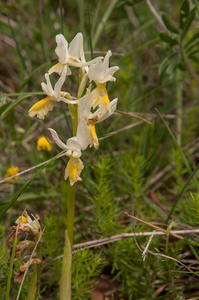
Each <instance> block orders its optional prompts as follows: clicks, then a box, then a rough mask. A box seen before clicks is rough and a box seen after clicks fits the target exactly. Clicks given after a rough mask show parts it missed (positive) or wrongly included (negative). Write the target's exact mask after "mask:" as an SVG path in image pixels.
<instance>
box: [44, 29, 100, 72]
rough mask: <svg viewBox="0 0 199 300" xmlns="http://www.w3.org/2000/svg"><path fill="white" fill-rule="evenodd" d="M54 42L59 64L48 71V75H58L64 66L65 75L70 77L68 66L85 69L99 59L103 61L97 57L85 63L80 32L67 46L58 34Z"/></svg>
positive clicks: (63, 38)
mask: <svg viewBox="0 0 199 300" xmlns="http://www.w3.org/2000/svg"><path fill="white" fill-rule="evenodd" d="M56 42H57V48H56V49H55V52H56V54H57V56H58V58H59V63H58V64H56V65H55V66H53V67H52V68H51V69H50V70H49V71H48V73H49V74H51V73H53V72H56V73H58V74H59V75H60V74H61V73H62V71H63V67H64V66H65V65H66V66H67V73H66V75H71V70H70V68H69V66H73V67H78V68H81V67H86V66H89V65H91V64H93V63H94V62H96V61H98V60H100V59H103V57H97V58H95V59H93V60H91V61H89V62H86V60H85V56H84V49H83V35H82V33H81V32H79V33H77V35H76V36H75V37H74V39H73V40H72V42H71V43H70V44H69V46H68V42H67V41H66V39H65V37H64V36H63V35H62V34H58V35H57V36H56Z"/></svg>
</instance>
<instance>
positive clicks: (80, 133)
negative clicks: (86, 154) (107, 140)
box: [77, 119, 90, 150]
mask: <svg viewBox="0 0 199 300" xmlns="http://www.w3.org/2000/svg"><path fill="white" fill-rule="evenodd" d="M77 140H78V142H79V144H80V147H81V149H82V150H85V149H86V148H87V147H88V144H89V143H90V130H89V127H88V125H87V122H86V121H85V119H81V120H80V121H79V124H78V127H77Z"/></svg>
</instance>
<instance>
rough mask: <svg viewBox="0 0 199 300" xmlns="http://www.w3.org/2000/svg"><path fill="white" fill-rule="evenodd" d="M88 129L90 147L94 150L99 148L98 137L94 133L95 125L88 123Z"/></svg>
mask: <svg viewBox="0 0 199 300" xmlns="http://www.w3.org/2000/svg"><path fill="white" fill-rule="evenodd" d="M88 125H89V128H90V135H91V139H90V147H92V146H94V148H95V149H98V148H99V142H98V137H97V134H96V131H95V123H92V122H89V123H88Z"/></svg>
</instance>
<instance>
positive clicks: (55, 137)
mask: <svg viewBox="0 0 199 300" xmlns="http://www.w3.org/2000/svg"><path fill="white" fill-rule="evenodd" d="M48 130H50V133H51V135H52V137H53V139H54V141H55V143H56V144H57V145H58V146H59V147H60V148H61V149H63V150H68V149H67V147H66V144H64V143H63V142H62V141H61V140H60V138H59V137H58V134H57V132H56V131H55V130H54V129H52V128H48Z"/></svg>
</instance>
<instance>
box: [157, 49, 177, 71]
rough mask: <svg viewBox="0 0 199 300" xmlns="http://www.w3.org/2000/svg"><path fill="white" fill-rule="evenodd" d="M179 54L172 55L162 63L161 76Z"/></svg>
mask: <svg viewBox="0 0 199 300" xmlns="http://www.w3.org/2000/svg"><path fill="white" fill-rule="evenodd" d="M177 54H178V53H177V52H175V53H172V54H171V55H169V56H167V57H165V59H164V60H163V61H162V62H161V64H160V67H159V74H160V75H161V74H162V73H164V72H165V70H166V68H167V67H168V65H169V61H170V60H172V59H173V58H174V57H175V56H176V55H177Z"/></svg>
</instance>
